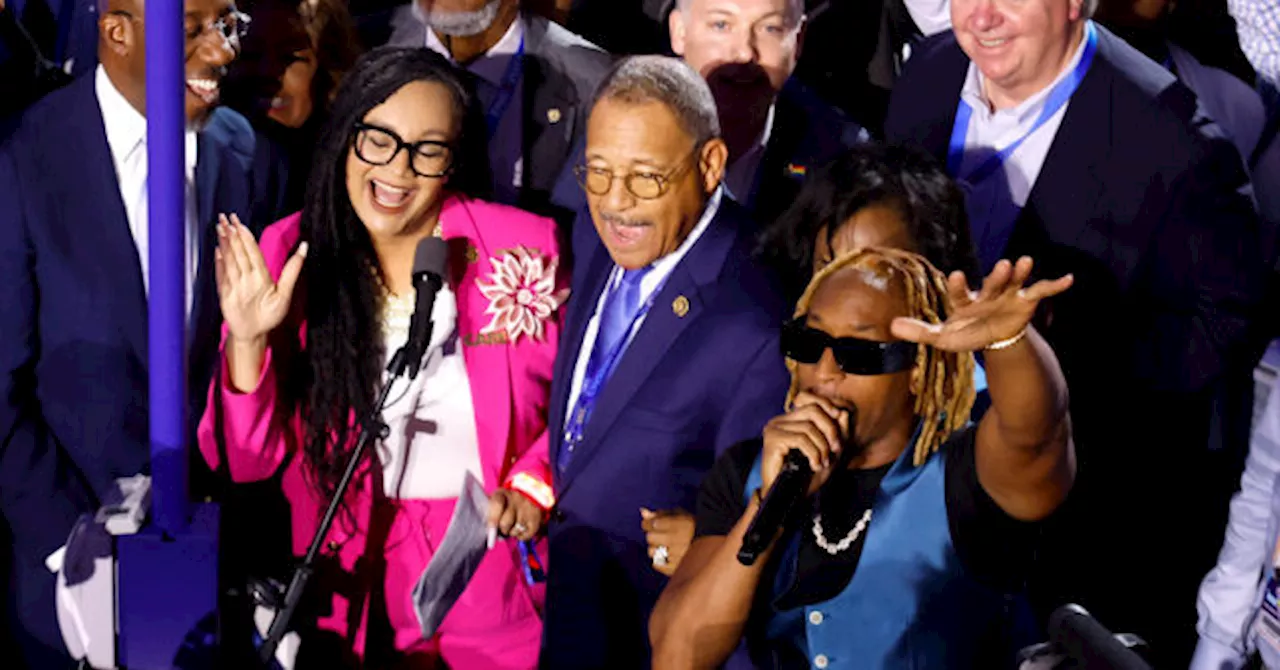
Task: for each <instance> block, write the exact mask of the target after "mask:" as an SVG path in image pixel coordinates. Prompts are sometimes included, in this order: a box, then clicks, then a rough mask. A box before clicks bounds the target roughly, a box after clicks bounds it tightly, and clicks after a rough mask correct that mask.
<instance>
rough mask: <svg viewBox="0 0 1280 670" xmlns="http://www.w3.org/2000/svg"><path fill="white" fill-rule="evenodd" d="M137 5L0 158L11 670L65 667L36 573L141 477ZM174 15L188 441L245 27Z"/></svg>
mask: <svg viewBox="0 0 1280 670" xmlns="http://www.w3.org/2000/svg"><path fill="white" fill-rule="evenodd" d="M153 1H161V0H153ZM166 1H167V0H166ZM144 5H145V2H144V1H143V0H100V2H99V9H100V14H99V22H98V27H99V46H98V49H99V61H100V65H99V66H98V67H97V68H96V70H94V71H93V72H90V73H88V74H86V75H85V76H83V77H80V78H79V79H77V80H75V81H73V82H72V83H71V84H69V85H68V86H67V87H66V88H63V89H60V90H58V91H56V92H54V93H51V94H50V95H48V96H47V97H45V98H44V99H42V100H41V101H40V102H38V103H36V104H35V105H34V106H32V107H31V108H30V109H28V110H27V112H26V113H25V114H24V116H23V117H22V118H21V120H20V121H19V122H18V126H17V129H16V130H15V131H14V134H13V135H12V136H11V137H10V138H9V140H8V141H7V142H6V143H5V144H4V145H3V146H0V202H2V203H4V206H3V207H0V305H3V309H4V314H5V320H4V323H3V325H0V397H3V401H2V402H0V513H3V516H4V520H5V521H6V522H7V524H8V525H9V528H10V529H11V531H12V537H13V542H12V544H11V549H12V558H13V563H12V567H11V575H10V576H9V583H10V585H11V587H12V588H11V589H10V590H9V596H10V597H9V599H8V600H9V602H8V606H9V608H10V612H11V617H10V620H11V621H12V628H13V629H14V635H15V638H16V639H17V641H18V642H19V645H20V647H21V649H22V656H23V659H22V661H19V665H20V666H21V664H22V662H23V661H25V663H26V664H27V665H28V666H29V667H32V668H39V669H40V670H45V669H46V668H59V667H67V666H69V665H70V663H71V660H70V659H69V658H68V657H67V654H66V651H65V650H64V648H63V643H62V636H61V634H60V633H59V630H58V626H57V624H56V622H55V616H54V581H53V575H52V574H51V573H50V572H49V570H48V569H47V568H46V567H45V560H46V558H47V557H49V555H50V554H51V553H52V552H54V551H55V550H56V549H58V548H59V547H60V546H61V545H62V544H63V543H64V542H66V540H67V535H68V533H69V532H70V530H71V527H72V524H73V523H74V521H75V520H76V518H77V517H78V516H79V515H81V514H84V513H88V512H92V511H94V510H96V509H97V507H98V506H99V505H100V504H101V501H102V499H103V498H104V496H105V495H106V494H107V493H108V491H110V490H111V488H112V487H113V482H114V480H115V479H116V478H118V477H127V476H132V475H135V474H138V473H140V472H147V471H148V470H149V463H148V456H149V451H150V450H149V446H148V437H147V369H146V366H147V354H146V351H147V343H146V341H147V295H148V290H149V288H150V287H149V286H148V275H147V267H148V244H147V239H148V212H147V188H146V184H147V136H146V129H147V123H146V90H145V59H144V48H145V45H144V41H145V40H144V38H145V32H144V31H145V26H144V12H145V6H144ZM185 10H186V13H185V30H186V52H185V59H186V61H185V62H186V81H185V87H184V88H185V90H184V91H183V93H182V95H184V96H185V103H186V115H187V122H188V131H187V133H186V138H185V142H186V166H185V177H186V186H187V188H186V197H185V201H186V213H185V216H184V217H183V220H182V221H174V222H173V224H174V225H181V226H184V227H185V229H186V240H187V245H186V250H185V260H186V263H185V265H186V268H187V271H186V283H187V286H188V292H187V310H188V333H189V337H188V341H189V343H190V344H189V350H188V381H189V385H188V388H189V395H188V399H189V401H188V402H189V407H190V408H191V411H192V414H191V416H192V420H191V422H190V425H191V426H192V429H193V430H194V427H195V425H196V420H197V419H198V418H199V417H200V415H201V413H202V410H203V407H204V401H205V400H204V399H205V393H206V390H207V389H208V386H209V378H210V375H211V373H212V370H213V361H214V360H215V356H216V354H217V346H218V337H219V333H218V326H219V324H220V322H221V314H220V313H219V309H218V300H217V296H216V294H215V293H214V282H213V263H212V260H213V249H214V246H215V228H214V224H215V223H216V219H217V215H218V214H219V213H233V212H234V213H238V214H239V215H240V216H241V217H242V218H244V219H245V220H247V221H256V220H255V219H254V218H253V217H252V213H251V212H250V211H249V209H250V203H252V202H254V201H255V199H254V194H252V193H251V184H252V183H253V182H252V181H251V179H250V174H249V171H250V166H251V164H252V160H253V152H254V144H253V143H254V139H253V133H252V131H251V130H250V128H249V125H248V123H247V122H246V121H245V120H244V119H243V118H242V117H240V116H239V115H237V114H235V113H234V112H231V111H230V110H226V109H219V108H216V105H217V102H218V82H219V80H220V79H221V77H222V74H223V71H224V69H225V68H226V66H227V64H228V63H230V62H231V61H232V59H234V58H235V57H236V55H237V53H238V50H239V38H240V37H241V35H243V34H244V30H246V29H247V22H246V20H245V17H244V16H243V15H241V14H239V13H238V12H237V11H236V6H235V3H234V2H233V1H232V0H186V3H185ZM173 93H174V94H178V91H176V90H175V91H174V92H173ZM258 223H259V225H261V223H260V222H258ZM192 462H193V463H195V462H199V459H193V460H192ZM202 484H204V482H200V481H197V482H195V485H194V486H193V488H195V489H197V490H198V489H199V488H200V487H201V485H202Z"/></svg>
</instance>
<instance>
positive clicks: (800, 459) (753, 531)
mask: <svg viewBox="0 0 1280 670" xmlns="http://www.w3.org/2000/svg"><path fill="white" fill-rule="evenodd" d="M812 480H813V468H811V467H810V466H809V459H808V458H806V457H805V455H804V452H802V451H800V450H799V449H792V450H791V451H789V452H787V456H786V458H784V459H783V461H782V471H781V472H779V473H778V476H777V478H776V479H774V480H773V486H771V487H770V488H769V492H768V493H766V494H765V496H764V500H762V501H761V502H760V509H759V510H757V511H756V518H754V519H752V520H751V525H750V526H747V534H746V535H745V536H743V538H742V548H741V549H739V550H738V562H739V563H741V564H743V565H747V566H750V565H754V564H755V562H756V559H758V558H760V554H762V553H764V550H765V549H767V548H768V547H769V543H770V542H772V541H773V537H774V536H775V535H777V533H778V529H779V528H782V524H783V523H784V522H785V521H786V520H787V517H788V516H789V515H790V514H791V510H792V508H794V507H795V506H796V503H797V502H799V501H801V500H803V499H804V494H805V492H806V491H808V490H809V482H810V481H812Z"/></svg>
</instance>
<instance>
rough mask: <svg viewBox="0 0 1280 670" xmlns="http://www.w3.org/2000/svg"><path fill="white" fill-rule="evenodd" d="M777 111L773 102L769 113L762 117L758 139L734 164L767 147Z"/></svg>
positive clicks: (776, 106)
mask: <svg viewBox="0 0 1280 670" xmlns="http://www.w3.org/2000/svg"><path fill="white" fill-rule="evenodd" d="M777 109H778V103H776V102H775V103H773V104H772V105H769V113H768V114H766V115H765V117H764V127H763V128H761V129H760V137H758V138H756V141H755V143H754V144H752V145H751V148H750V149H748V150H747V152H746V153H744V154H742V155H741V156H739V157H738V160H736V161H734V163H738V162H739V161H741V160H743V159H744V158H747V157H748V156H754V155H756V154H758V153H761V152H763V151H764V150H765V147H767V146H769V138H771V137H773V115H774V112H775V111H776V110H777Z"/></svg>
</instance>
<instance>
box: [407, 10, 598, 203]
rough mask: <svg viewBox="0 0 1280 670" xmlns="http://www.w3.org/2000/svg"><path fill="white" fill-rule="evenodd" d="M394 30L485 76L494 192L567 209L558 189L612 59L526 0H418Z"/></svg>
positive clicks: (481, 94) (482, 87)
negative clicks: (559, 203)
mask: <svg viewBox="0 0 1280 670" xmlns="http://www.w3.org/2000/svg"><path fill="white" fill-rule="evenodd" d="M392 28H393V33H392V35H391V39H390V42H389V43H390V44H392V45H394V46H407V47H422V46H425V47H427V48H430V49H433V50H435V51H438V52H440V53H441V54H442V55H444V56H445V57H447V58H449V59H450V60H452V61H453V62H455V63H457V64H458V65H459V66H461V67H463V68H465V69H466V70H467V71H469V72H470V73H471V74H473V75H475V79H474V81H475V83H476V94H477V97H478V98H479V102H480V106H481V109H482V110H483V112H484V116H485V121H486V123H487V124H488V131H489V164H490V168H491V170H492V175H493V190H494V193H493V195H494V199H495V200H497V201H499V202H503V203H506V204H509V205H516V206H519V207H522V208H524V209H528V210H530V211H534V212H538V213H539V214H544V215H548V216H554V215H557V214H560V213H561V212H559V211H557V210H555V209H554V208H553V207H552V206H551V204H550V192H551V189H552V187H553V185H554V184H555V179H556V176H557V175H558V174H560V172H561V170H562V169H564V167H565V165H566V163H568V162H569V160H570V151H571V149H572V148H573V142H574V140H575V138H576V137H577V136H578V135H580V134H581V133H582V126H583V124H584V123H585V122H586V106H587V102H588V101H589V100H590V99H591V94H592V92H594V90H595V87H596V84H598V83H599V81H600V78H601V77H603V76H604V74H605V72H607V71H608V69H609V66H610V65H612V63H613V59H612V57H611V56H609V54H607V53H605V52H604V51H601V50H600V49H599V48H598V47H596V46H595V45H594V44H591V43H590V42H588V41H586V40H584V39H582V38H581V37H578V36H577V35H575V34H573V33H571V32H569V31H568V30H565V29H564V28H561V27H560V26H559V25H556V24H555V23H552V22H550V21H548V20H547V19H545V18H542V17H540V16H536V15H533V14H531V13H529V12H522V11H521V10H520V3H519V0H415V2H413V3H410V4H409V6H406V7H404V8H402V9H400V10H398V11H397V13H396V15H395V16H394V17H393V18H392ZM568 215H571V213H570V214H568Z"/></svg>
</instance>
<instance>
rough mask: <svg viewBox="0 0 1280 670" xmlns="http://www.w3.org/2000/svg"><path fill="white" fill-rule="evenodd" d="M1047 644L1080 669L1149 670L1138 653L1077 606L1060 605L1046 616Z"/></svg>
mask: <svg viewBox="0 0 1280 670" xmlns="http://www.w3.org/2000/svg"><path fill="white" fill-rule="evenodd" d="M1049 642H1050V643H1051V644H1052V645H1053V647H1054V648H1055V649H1057V650H1058V651H1059V652H1060V653H1062V654H1064V655H1066V657H1067V658H1069V659H1071V660H1073V661H1075V662H1076V663H1078V664H1080V667H1082V668H1090V670H1092V669H1093V668H1098V669H1099V670H1151V666H1150V665H1148V664H1147V662H1146V661H1145V660H1143V658H1142V657H1141V656H1139V655H1138V653H1137V652H1135V651H1134V650H1132V649H1130V648H1129V647H1128V646H1126V645H1125V643H1124V642H1123V641H1121V640H1119V639H1117V638H1116V636H1115V635H1112V634H1111V631H1109V630H1107V629H1106V628H1105V627H1104V626H1103V625H1102V624H1100V623H1098V620H1097V619H1094V618H1093V617H1092V616H1091V615H1090V614H1089V612H1088V611H1086V610H1085V609H1084V608H1083V607H1081V606H1079V605H1074V604H1073V605H1063V606H1062V607H1059V608H1058V609H1056V610H1054V611H1053V614H1050V615H1049Z"/></svg>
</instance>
